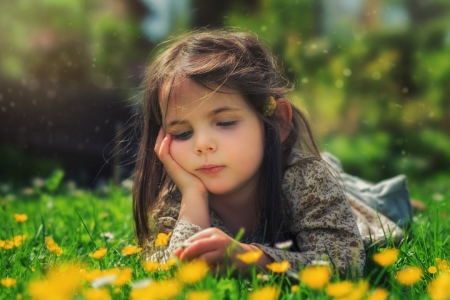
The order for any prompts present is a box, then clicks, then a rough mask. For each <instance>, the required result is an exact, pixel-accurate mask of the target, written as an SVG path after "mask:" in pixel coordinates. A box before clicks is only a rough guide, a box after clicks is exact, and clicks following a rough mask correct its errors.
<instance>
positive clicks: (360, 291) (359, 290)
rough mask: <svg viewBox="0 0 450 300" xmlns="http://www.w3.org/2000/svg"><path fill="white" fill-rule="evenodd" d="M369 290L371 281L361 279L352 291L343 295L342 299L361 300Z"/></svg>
mask: <svg viewBox="0 0 450 300" xmlns="http://www.w3.org/2000/svg"><path fill="white" fill-rule="evenodd" d="M368 290H369V283H368V282H367V281H365V280H361V281H359V282H358V283H356V284H355V285H354V286H353V289H351V291H350V293H348V294H347V295H345V296H344V297H341V298H340V300H361V299H363V298H364V296H365V295H366V293H367V291H368Z"/></svg>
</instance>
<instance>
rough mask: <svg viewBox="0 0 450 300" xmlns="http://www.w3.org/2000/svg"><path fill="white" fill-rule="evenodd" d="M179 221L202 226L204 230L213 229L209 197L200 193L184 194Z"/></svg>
mask: <svg viewBox="0 0 450 300" xmlns="http://www.w3.org/2000/svg"><path fill="white" fill-rule="evenodd" d="M178 219H179V220H183V221H187V222H190V223H192V224H195V225H197V226H200V227H201V228H202V229H205V228H209V227H211V222H210V219H209V209H208V195H207V194H206V195H202V194H199V193H185V194H183V198H182V200H181V206H180V214H179V216H178Z"/></svg>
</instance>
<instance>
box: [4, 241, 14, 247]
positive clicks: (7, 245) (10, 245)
mask: <svg viewBox="0 0 450 300" xmlns="http://www.w3.org/2000/svg"><path fill="white" fill-rule="evenodd" d="M14 245H15V244H14V241H13V240H6V241H4V243H3V246H2V248H5V249H12V248H14Z"/></svg>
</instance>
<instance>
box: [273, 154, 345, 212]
mask: <svg viewBox="0 0 450 300" xmlns="http://www.w3.org/2000/svg"><path fill="white" fill-rule="evenodd" d="M282 189H283V194H284V196H285V197H286V198H287V199H288V201H289V202H290V203H291V205H294V206H297V205H298V204H299V203H298V202H301V200H305V201H306V200H308V201H307V202H309V204H310V205H313V204H314V202H317V201H323V200H324V199H327V198H330V197H332V196H338V197H342V196H343V193H342V187H341V185H340V183H339V179H338V174H337V173H336V172H335V171H334V170H333V169H332V167H331V166H330V165H329V164H328V163H326V162H325V161H324V160H322V159H321V158H320V157H316V156H314V155H312V154H309V153H305V152H302V151H300V150H298V149H293V150H292V152H291V154H290V156H289V158H288V160H287V163H286V169H285V172H284V177H283V183H282ZM302 202H303V201H302Z"/></svg>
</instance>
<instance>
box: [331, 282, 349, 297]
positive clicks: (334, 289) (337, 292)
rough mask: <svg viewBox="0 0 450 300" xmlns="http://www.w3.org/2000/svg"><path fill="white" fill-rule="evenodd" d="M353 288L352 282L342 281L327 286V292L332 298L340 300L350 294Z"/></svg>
mask: <svg viewBox="0 0 450 300" xmlns="http://www.w3.org/2000/svg"><path fill="white" fill-rule="evenodd" d="M352 288H353V283H352V282H350V281H341V282H336V283H330V284H329V285H327V287H326V288H325V292H326V293H327V294H328V295H329V296H331V297H334V298H340V297H343V296H345V295H347V294H348V293H350V291H351V290H352Z"/></svg>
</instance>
